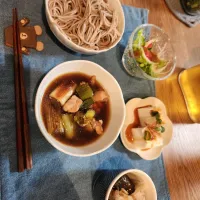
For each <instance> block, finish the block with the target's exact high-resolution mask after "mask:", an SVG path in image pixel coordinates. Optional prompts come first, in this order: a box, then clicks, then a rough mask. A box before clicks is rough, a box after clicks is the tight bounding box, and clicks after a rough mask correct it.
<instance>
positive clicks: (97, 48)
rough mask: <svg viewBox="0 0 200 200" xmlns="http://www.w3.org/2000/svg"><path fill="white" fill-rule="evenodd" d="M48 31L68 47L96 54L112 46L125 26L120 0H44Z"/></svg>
mask: <svg viewBox="0 0 200 200" xmlns="http://www.w3.org/2000/svg"><path fill="white" fill-rule="evenodd" d="M45 12H46V17H47V21H48V24H49V26H50V29H51V31H52V32H53V33H54V35H55V36H56V37H57V38H58V40H59V41H60V42H61V43H62V44H63V45H65V46H66V47H68V48H69V49H71V50H73V51H75V52H79V53H83V54H88V55H91V54H98V53H101V52H105V51H108V50H109V49H111V48H113V47H115V46H116V45H117V44H118V42H119V41H120V40H121V38H122V35H123V33H124V28H125V19H124V13H123V9H122V6H121V3H120V1H119V0H84V1H83V0H73V1H71V0H65V1H62V0H45Z"/></svg>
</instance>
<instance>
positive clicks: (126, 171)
mask: <svg viewBox="0 0 200 200" xmlns="http://www.w3.org/2000/svg"><path fill="white" fill-rule="evenodd" d="M134 172H135V173H139V174H142V175H144V176H145V177H146V178H147V179H148V180H149V181H150V183H151V185H152V188H153V189H154V195H155V199H154V200H156V199H157V192H156V187H155V184H154V183H153V180H152V179H151V177H150V176H149V175H148V174H147V173H145V172H144V171H142V170H139V169H128V170H125V171H123V172H121V173H120V174H118V175H117V176H116V177H115V178H114V179H113V181H112V182H111V184H110V185H109V187H108V190H107V192H106V196H105V200H108V198H109V196H110V192H111V190H112V188H113V186H114V184H115V183H116V182H117V180H119V179H120V178H121V177H122V176H123V175H125V174H128V173H134Z"/></svg>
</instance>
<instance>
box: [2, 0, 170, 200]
mask: <svg viewBox="0 0 200 200" xmlns="http://www.w3.org/2000/svg"><path fill="white" fill-rule="evenodd" d="M13 7H17V8H18V11H19V13H20V16H21V17H29V18H30V20H31V24H32V25H36V24H38V25H40V26H42V28H43V36H41V38H40V37H39V38H38V39H39V40H41V41H42V42H43V43H44V44H45V49H44V51H43V52H36V51H34V50H33V51H31V54H30V55H29V56H24V57H23V63H24V71H25V79H26V80H25V82H26V88H27V98H28V99H27V100H28V108H29V120H30V130H31V144H32V152H33V169H31V170H30V171H25V172H23V173H17V163H16V146H15V141H16V136H15V100H14V99H15V98H14V72H13V52H12V49H10V48H8V47H5V46H4V37H3V28H4V27H6V26H9V25H10V24H12V8H13ZM123 9H124V13H125V18H126V28H125V33H124V36H123V39H122V40H121V42H120V44H119V45H118V46H117V47H116V48H114V49H112V50H110V51H109V52H106V53H102V54H99V55H95V56H84V55H80V54H77V53H73V52H71V51H70V50H68V49H67V48H65V47H64V46H63V45H62V44H61V43H60V42H58V40H57V39H56V38H55V37H54V35H53V34H52V33H51V31H50V30H49V27H48V25H47V22H46V18H45V14H44V4H43V1H41V0H35V1H34V2H32V3H31V2H30V1H27V0H18V1H17V0H10V1H4V0H3V1H1V2H0V27H1V34H0V72H1V76H0V94H1V95H0V150H1V151H0V153H1V157H0V173H1V174H0V176H1V177H0V178H1V188H0V190H1V193H0V194H1V199H2V200H33V199H37V200H44V199H45V200H57V199H58V200H60V199H67V200H79V199H80V200H92V199H102V200H103V198H102V197H101V196H102V195H105V194H103V193H105V191H106V189H107V185H106V184H105V183H102V181H103V178H102V176H103V175H102V174H103V173H104V172H106V174H107V175H108V176H109V174H112V173H113V172H114V171H116V172H120V171H122V170H124V169H130V168H137V169H141V170H143V171H145V172H146V173H147V174H149V176H150V177H151V178H152V180H153V182H154V183H155V186H156V189H157V193H158V199H159V200H167V199H169V193H168V186H167V181H166V177H165V169H164V165H163V159H162V156H161V157H160V158H158V159H156V160H154V161H145V160H142V159H141V158H140V157H139V156H137V155H136V154H134V153H131V152H129V151H127V150H126V149H125V148H124V147H123V145H122V143H121V141H120V139H117V140H116V142H115V143H114V144H113V145H112V146H111V147H110V148H109V149H107V150H106V151H104V152H103V153H101V154H99V155H95V156H92V157H88V158H77V157H72V156H68V155H65V154H64V153H61V152H59V151H58V150H56V149H55V148H54V147H53V146H51V145H50V144H49V143H48V142H47V141H46V139H45V138H44V137H43V136H42V134H41V133H40V130H39V128H38V126H37V123H36V120H35V115H34V99H35V94H36V91H37V87H38V85H39V83H40V81H41V80H42V78H43V77H44V75H45V74H46V73H47V72H48V71H49V70H50V69H52V68H53V67H54V66H56V65H57V64H59V63H61V62H64V61H68V60H77V59H85V60H90V61H94V62H96V63H98V64H100V65H101V66H103V67H104V68H105V69H106V70H108V71H109V72H110V73H111V74H112V75H113V76H114V77H115V78H116V79H117V81H118V82H119V84H120V86H121V88H122V91H123V94H124V98H125V100H126V101H127V100H128V99H130V98H133V97H147V96H154V94H155V89H154V83H153V82H151V81H147V80H142V79H138V78H133V77H131V76H129V75H128V74H127V73H126V72H125V70H124V69H123V66H122V64H121V58H122V54H123V51H124V48H125V46H126V44H127V40H128V37H129V35H130V34H131V32H132V31H133V30H134V29H135V28H136V27H137V26H138V25H140V24H142V23H146V22H147V18H148V11H147V10H145V9H138V8H133V7H128V6H124V7H123ZM110 181H111V180H110ZM97 183H99V184H102V185H103V187H104V188H103V189H102V190H97V189H96V187H97V186H98V184H97ZM107 184H108V183H107ZM99 191H101V192H99ZM100 193H101V194H100Z"/></svg>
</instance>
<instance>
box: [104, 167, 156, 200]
mask: <svg viewBox="0 0 200 200" xmlns="http://www.w3.org/2000/svg"><path fill="white" fill-rule="evenodd" d="M124 175H128V177H129V178H130V179H132V180H133V181H134V180H135V178H136V179H137V180H139V181H140V182H142V183H143V184H144V185H143V186H142V191H143V192H144V193H145V197H146V200H157V192H156V188H155V185H154V183H153V181H152V180H151V178H150V177H149V176H148V175H147V174H146V173H145V172H143V171H141V170H137V169H129V170H126V171H123V172H122V173H120V174H119V175H118V176H117V177H116V178H115V179H114V180H113V181H112V183H111V184H110V186H109V188H108V190H107V193H106V197H105V200H108V199H109V196H110V192H111V190H112V188H113V186H114V185H115V183H116V182H117V181H118V180H119V179H120V178H121V177H122V176H124Z"/></svg>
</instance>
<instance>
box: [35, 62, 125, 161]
mask: <svg viewBox="0 0 200 200" xmlns="http://www.w3.org/2000/svg"><path fill="white" fill-rule="evenodd" d="M77 62H80V63H82V62H83V63H87V64H93V65H96V66H97V67H98V68H99V69H100V70H102V71H103V72H104V73H106V74H107V75H108V76H109V77H110V78H111V79H112V81H114V82H115V84H116V86H117V87H118V89H119V91H120V93H119V97H120V99H121V100H122V102H123V104H122V109H123V110H122V111H121V112H122V119H121V124H120V126H119V128H118V131H117V132H118V133H117V134H116V135H115V137H113V139H112V140H111V141H110V142H109V143H108V144H107V145H106V146H105V147H104V148H102V149H100V150H97V151H94V152H92V153H86V154H78V153H71V152H70V151H66V150H63V149H62V147H60V146H59V145H57V144H56V143H54V142H52V141H51V140H50V134H49V133H48V132H47V130H46V128H45V127H44V129H43V127H42V125H44V122H43V121H42V122H41V121H40V120H39V116H40V115H41V112H40V109H38V106H40V107H41V103H39V99H40V98H39V97H40V96H41V93H39V91H40V90H41V87H42V85H43V84H44V82H45V81H46V79H47V78H48V76H49V74H50V73H53V72H54V71H56V70H58V69H59V68H60V67H61V66H62V65H65V64H66V63H67V64H68V63H77ZM70 73H71V72H70ZM65 74H67V72H65ZM85 74H87V73H85ZM56 77H57V76H55V78H56ZM55 78H54V79H55ZM48 84H50V83H48ZM44 92H45V91H43V92H42V95H44ZM34 103H35V105H34V112H35V118H36V121H37V124H38V127H39V129H40V132H41V133H42V135H43V136H44V137H45V139H46V140H47V141H48V142H49V143H50V144H51V145H52V146H53V147H55V148H56V149H58V150H59V151H61V152H63V153H65V154H68V155H71V156H76V157H88V156H92V155H96V154H99V153H101V152H103V151H105V150H106V149H108V148H109V147H110V146H111V145H112V144H113V143H114V142H115V141H116V140H117V138H118V136H119V134H120V132H121V130H122V127H123V124H124V121H125V116H126V106H125V102H124V98H123V93H122V90H121V87H120V85H119V83H118V82H117V80H116V79H115V78H114V76H113V75H112V74H111V73H109V72H108V71H106V70H105V69H104V68H103V67H101V66H100V65H98V64H97V63H95V62H91V61H88V60H72V61H66V62H62V63H60V64H58V65H56V66H55V67H53V68H52V69H51V70H50V71H49V72H48V73H47V74H46V75H45V76H44V77H43V79H42V81H41V82H40V85H39V87H38V89H37V92H36V95H35V102H34ZM108 126H109V124H108ZM43 131H44V132H45V133H44V132H43ZM58 142H59V141H58ZM94 142H95V141H94ZM59 144H60V142H59ZM61 144H62V143H61Z"/></svg>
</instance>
